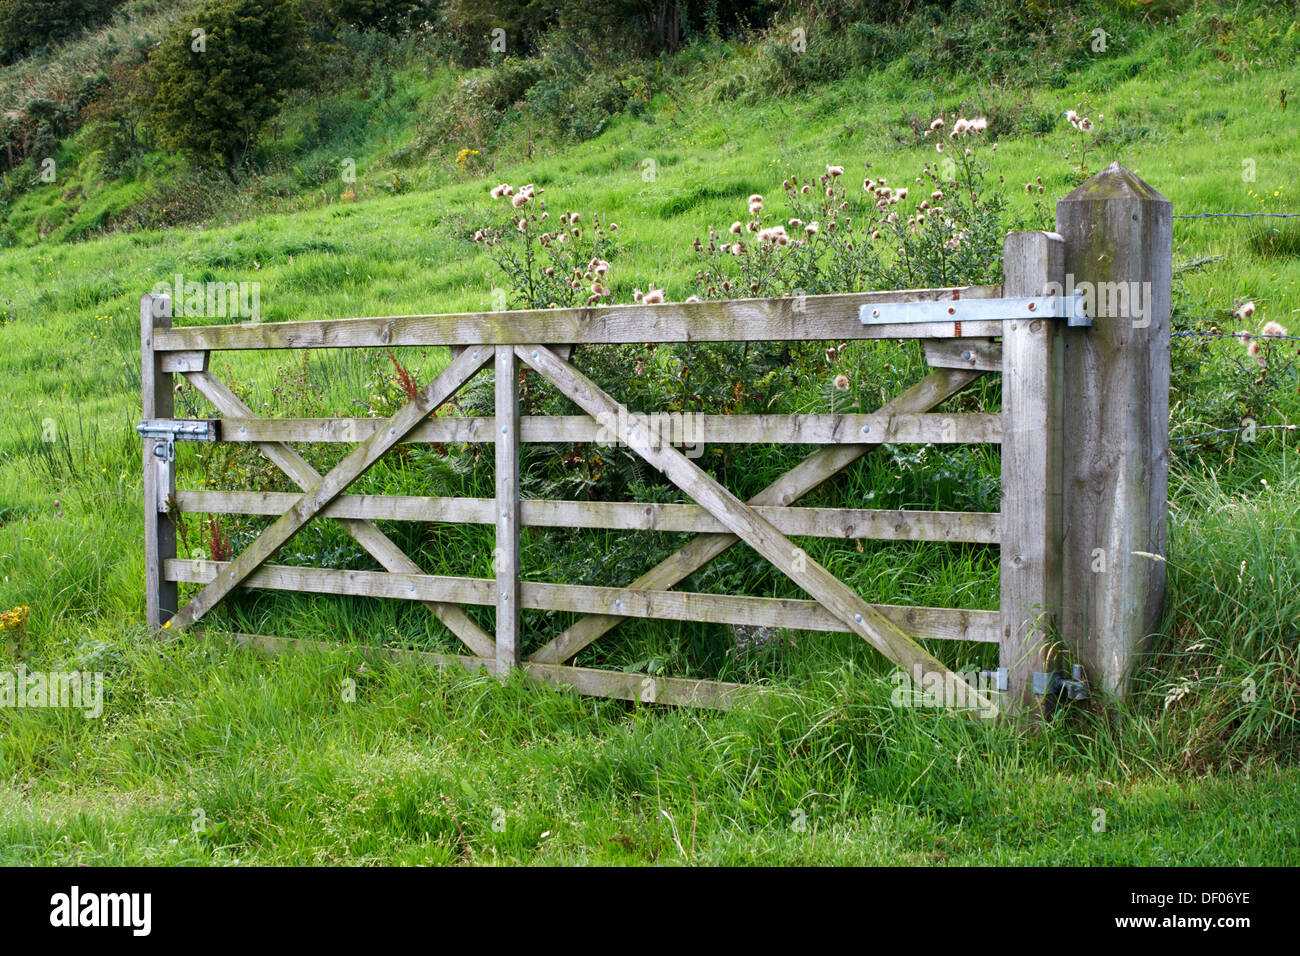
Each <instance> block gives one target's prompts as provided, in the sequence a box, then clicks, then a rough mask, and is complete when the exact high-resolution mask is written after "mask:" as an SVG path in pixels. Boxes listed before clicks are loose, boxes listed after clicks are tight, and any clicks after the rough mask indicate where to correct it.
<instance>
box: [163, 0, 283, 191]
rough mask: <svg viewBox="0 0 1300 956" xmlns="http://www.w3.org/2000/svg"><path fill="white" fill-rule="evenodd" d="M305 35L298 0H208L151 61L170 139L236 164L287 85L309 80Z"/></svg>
mask: <svg viewBox="0 0 1300 956" xmlns="http://www.w3.org/2000/svg"><path fill="white" fill-rule="evenodd" d="M195 30H202V31H204V36H203V37H202V38H196V37H195V35H194V32H193V31H195ZM200 39H201V40H202V44H201V49H200ZM304 39H305V25H304V22H303V19H302V16H301V14H300V13H299V11H298V7H297V4H296V3H294V2H293V0H208V2H206V3H205V4H204V5H203V7H202V9H201V10H200V11H199V13H198V14H197V16H195V17H193V18H192V19H191V18H186V19H185V20H183V21H181V22H180V23H179V24H178V25H177V28H176V29H175V30H174V31H173V32H172V33H171V34H170V35H169V36H168V37H167V38H166V39H165V40H164V41H163V44H162V46H161V48H160V49H159V50H158V52H157V54H155V56H154V57H153V59H152V61H151V65H152V67H153V71H154V73H153V78H154V81H155V83H156V89H157V92H156V94H155V95H154V98H153V103H152V108H151V116H152V121H153V124H154V125H155V126H156V127H157V129H158V132H159V136H160V139H161V140H162V142H163V144H164V145H166V146H170V147H173V148H175V149H180V150H183V151H185V152H187V153H189V154H191V155H193V156H195V157H196V158H199V159H209V158H214V157H216V158H220V159H221V160H222V161H223V162H224V163H225V164H226V166H227V168H228V169H235V168H237V167H238V166H239V165H240V164H241V163H242V161H243V158H244V156H245V155H246V154H247V152H248V149H249V147H250V146H251V145H252V142H253V139H254V137H255V136H256V134H257V131H258V129H259V128H260V127H261V126H262V124H263V123H264V122H265V121H266V120H267V119H268V118H270V117H271V116H272V115H273V114H274V113H275V111H276V109H277V108H278V106H279V104H280V101H281V100H282V98H283V96H284V94H285V92H286V91H288V90H290V89H292V88H293V87H294V86H295V85H296V84H298V83H300V82H301V81H302V80H303V78H304V74H305V70H304V65H305V59H304V52H303V41H304Z"/></svg>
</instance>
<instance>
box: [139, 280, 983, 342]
mask: <svg viewBox="0 0 1300 956" xmlns="http://www.w3.org/2000/svg"><path fill="white" fill-rule="evenodd" d="M1001 292H1002V287H1001V286H996V285H987V286H965V287H960V288H944V289H899V290H889V291H884V292H854V293H849V294H845V295H809V296H797V297H792V296H786V297H783V298H777V299H725V300H714V301H708V302H673V303H664V304H661V305H610V306H600V307H595V308H579V309H523V310H516V311H506V312H464V313H459V314H452V315H393V316H383V317H377V318H358V319H320V320H314V321H306V322H244V323H241V324H239V325H203V326H190V327H187V328H175V327H173V328H159V329H155V330H154V333H153V348H154V351H156V352H194V351H205V350H211V351H216V350H221V349H320V348H390V347H395V346H429V345H457V346H466V347H468V348H470V349H474V348H491V347H492V346H493V345H530V344H540V345H570V344H581V343H586V344H597V343H600V344H616V343H625V344H632V345H635V344H639V343H647V342H763V341H782V342H791V341H820V340H845V339H881V338H930V337H937V338H951V337H953V335H954V330H953V323H952V321H951V319H943V320H941V321H935V322H934V323H933V324H931V325H924V324H921V325H918V324H915V323H907V322H904V323H899V324H897V325H894V326H890V325H871V326H865V325H863V324H862V323H861V322H859V321H858V309H859V307H860V306H863V305H876V304H881V303H890V302H907V301H912V300H921V301H939V302H951V301H953V300H960V301H962V302H967V301H970V300H974V299H981V298H991V297H993V296H997V295H1000V294H1001ZM968 326H969V327H963V328H964V333H965V334H967V335H985V336H988V335H1001V334H1002V333H1001V322H1000V321H994V322H987V323H981V322H975V323H973V324H971V323H969V322H968ZM955 334H956V335H958V336H960V335H961V334H963V333H962V332H957V333H955Z"/></svg>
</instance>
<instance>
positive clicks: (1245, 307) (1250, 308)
mask: <svg viewBox="0 0 1300 956" xmlns="http://www.w3.org/2000/svg"><path fill="white" fill-rule="evenodd" d="M1232 314H1233V315H1235V316H1236V317H1237V318H1239V319H1249V318H1250V317H1251V316H1252V315H1254V314H1255V303H1254V302H1244V303H1242V304H1241V305H1240V306H1239V307H1238V308H1237V310H1236V311H1235V312H1233V313H1232Z"/></svg>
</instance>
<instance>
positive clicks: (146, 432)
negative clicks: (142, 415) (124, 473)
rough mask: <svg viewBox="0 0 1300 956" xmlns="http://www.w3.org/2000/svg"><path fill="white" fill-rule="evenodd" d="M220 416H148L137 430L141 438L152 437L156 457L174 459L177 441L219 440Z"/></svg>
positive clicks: (136, 427) (137, 426)
mask: <svg viewBox="0 0 1300 956" xmlns="http://www.w3.org/2000/svg"><path fill="white" fill-rule="evenodd" d="M220 423H221V420H220V419H219V418H146V419H145V420H144V421H142V422H141V423H140V424H139V425H136V426H135V430H136V431H138V432H139V433H140V437H141V438H152V439H154V440H155V441H156V442H157V444H156V445H154V446H153V453H154V457H155V458H159V459H161V460H163V461H172V460H173V459H175V458H176V442H178V441H207V442H212V441H216V440H217V434H218V431H219V429H220Z"/></svg>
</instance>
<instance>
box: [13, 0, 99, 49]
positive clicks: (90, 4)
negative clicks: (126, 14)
mask: <svg viewBox="0 0 1300 956" xmlns="http://www.w3.org/2000/svg"><path fill="white" fill-rule="evenodd" d="M121 5H122V0H4V2H3V3H0V64H9V63H13V62H14V61H15V60H19V59H21V58H22V57H24V56H27V55H28V54H30V53H33V52H38V51H40V50H44V49H46V48H47V47H49V45H50V44H52V43H57V42H58V41H59V40H65V39H67V38H68V37H71V36H74V35H75V34H77V33H79V32H80V31H81V30H83V29H89V28H92V27H96V26H99V25H100V24H101V23H103V22H104V21H105V20H107V19H108V17H109V15H110V14H111V13H112V12H113V11H114V10H115V9H116V8H117V7H119V6H121Z"/></svg>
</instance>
